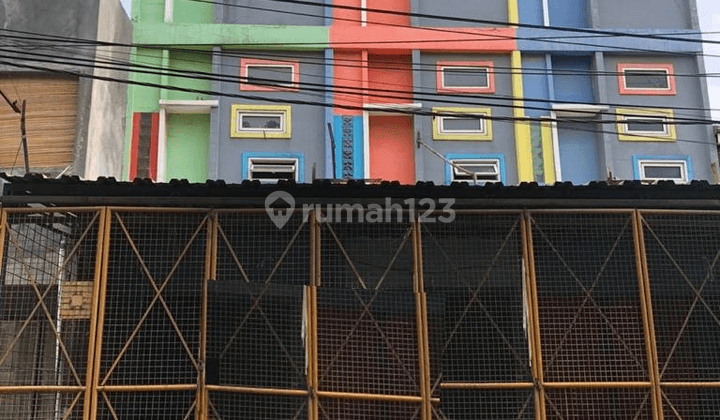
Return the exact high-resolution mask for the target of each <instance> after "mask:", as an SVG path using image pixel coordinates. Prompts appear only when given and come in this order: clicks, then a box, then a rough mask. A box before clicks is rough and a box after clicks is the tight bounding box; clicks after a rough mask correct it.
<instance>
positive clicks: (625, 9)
mask: <svg viewBox="0 0 720 420" xmlns="http://www.w3.org/2000/svg"><path fill="white" fill-rule="evenodd" d="M594 3H595V4H594V6H593V8H594V9H595V10H594V12H596V15H595V16H597V17H596V18H595V19H597V21H595V22H593V26H595V27H596V28H647V27H652V28H656V29H692V27H693V26H692V18H691V16H692V12H691V10H692V7H691V4H690V0H633V1H627V0H596V1H595V2H594Z"/></svg>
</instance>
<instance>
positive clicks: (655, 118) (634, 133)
mask: <svg viewBox="0 0 720 420" xmlns="http://www.w3.org/2000/svg"><path fill="white" fill-rule="evenodd" d="M615 114H616V116H617V132H618V139H619V140H620V141H675V140H676V138H677V135H676V133H675V125H674V124H673V119H674V113H673V110H671V109H652V108H618V109H616V110H615Z"/></svg>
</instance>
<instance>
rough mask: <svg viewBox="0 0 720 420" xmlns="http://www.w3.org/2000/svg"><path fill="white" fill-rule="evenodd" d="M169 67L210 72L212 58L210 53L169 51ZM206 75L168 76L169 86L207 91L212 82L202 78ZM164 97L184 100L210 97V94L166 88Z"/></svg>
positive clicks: (210, 87)
mask: <svg viewBox="0 0 720 420" xmlns="http://www.w3.org/2000/svg"><path fill="white" fill-rule="evenodd" d="M169 65H170V68H171V69H173V70H188V71H196V72H203V73H212V58H211V56H210V54H202V53H195V52H187V51H178V50H174V51H170V61H169ZM205 77H206V76H202V75H198V76H196V77H177V76H170V77H168V84H169V85H170V86H178V87H182V88H185V89H195V90H201V91H209V90H211V89H212V82H211V81H209V80H203V79H204V78H205ZM165 98H166V99H175V100H178V99H184V100H206V99H210V95H207V94H204V95H203V94H199V93H190V92H179V91H175V90H172V89H168V91H167V94H166V95H165Z"/></svg>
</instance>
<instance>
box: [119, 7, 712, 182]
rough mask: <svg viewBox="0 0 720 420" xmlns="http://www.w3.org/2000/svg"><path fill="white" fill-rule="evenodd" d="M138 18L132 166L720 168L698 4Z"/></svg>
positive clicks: (589, 175) (258, 10)
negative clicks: (709, 109)
mask: <svg viewBox="0 0 720 420" xmlns="http://www.w3.org/2000/svg"><path fill="white" fill-rule="evenodd" d="M618 10H622V13H618ZM384 11H388V13H385V12H384ZM133 15H134V16H133V21H134V25H135V26H134V35H133V37H134V42H135V44H136V45H137V47H136V51H135V52H136V54H135V55H134V59H135V63H136V64H140V65H142V66H145V67H142V68H138V72H137V73H136V74H134V75H133V77H134V78H135V81H137V82H140V83H141V84H139V85H135V86H131V87H130V88H129V98H130V100H129V109H128V121H129V122H131V124H130V126H129V129H128V130H127V133H126V151H125V152H126V153H125V156H126V162H128V165H127V169H128V170H127V172H126V175H127V176H128V177H129V178H134V177H138V176H139V177H149V178H152V179H155V180H159V181H164V180H170V179H172V178H186V179H189V180H190V181H204V180H205V179H224V180H227V181H230V182H239V181H241V180H246V179H250V180H255V179H259V180H261V181H274V180H277V179H283V178H286V179H294V180H296V181H298V182H307V181H309V180H311V179H312V178H314V177H315V178H365V179H382V180H398V181H400V182H401V183H414V182H416V181H418V180H423V181H433V182H435V183H436V184H445V183H450V182H452V181H458V180H470V181H472V180H473V179H477V180H478V181H480V182H485V181H501V182H504V183H506V184H516V183H520V182H525V181H537V182H540V183H553V182H556V181H571V182H573V183H585V182H588V181H593V180H607V179H646V180H656V179H673V180H675V181H677V182H687V181H689V180H692V179H706V180H713V181H715V180H716V179H717V156H716V150H715V146H714V140H713V133H712V128H711V126H710V125H709V124H707V122H708V117H709V114H707V109H708V107H709V106H708V99H707V88H706V85H705V82H704V79H703V78H701V77H699V75H701V74H703V73H704V65H703V61H702V56H701V52H702V50H701V45H700V44H699V43H698V42H696V41H697V39H698V37H699V35H698V32H697V31H698V22H697V11H696V9H695V2H694V1H693V0H683V1H671V0H663V2H661V3H658V2H656V1H652V2H651V1H649V0H646V1H640V0H637V1H631V2H622V3H621V2H614V1H613V2H608V1H605V2H601V1H599V0H580V1H577V0H557V1H547V0H492V1H485V2H483V3H482V6H478V5H477V4H474V3H468V2H465V1H461V0H448V1H443V2H440V1H435V0H393V1H382V2H380V1H373V0H347V1H340V0H336V1H330V0H327V1H305V2H295V1H280V0H264V1H262V2H248V1H242V0H236V1H226V2H222V3H219V2H205V1H190V0H143V1H135V2H134V5H133ZM558 27H565V28H567V29H566V30H559V29H557V28H558ZM620 32H622V33H627V34H628V35H627V36H621V34H620ZM157 68H162V69H167V70H169V71H167V72H158V71H157ZM178 88H179V89H178Z"/></svg>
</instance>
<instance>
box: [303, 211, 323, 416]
mask: <svg viewBox="0 0 720 420" xmlns="http://www.w3.org/2000/svg"><path fill="white" fill-rule="evenodd" d="M316 212H317V210H313V211H311V212H310V219H309V221H308V223H309V229H310V286H308V287H307V288H306V290H307V298H306V300H307V308H306V310H307V312H306V314H307V315H306V316H307V320H308V321H307V332H306V335H307V338H306V340H307V341H306V344H305V345H306V346H307V355H308V356H307V357H308V361H307V365H308V371H307V383H308V389H309V393H308V420H318V419H319V418H320V402H319V400H318V397H317V390H318V388H319V381H320V380H319V378H318V369H319V368H318V342H317V328H318V327H317V321H318V320H317V288H318V287H319V286H320V283H321V281H322V275H321V271H320V261H321V255H320V250H321V241H320V234H321V232H320V225H319V224H318V218H317V214H316Z"/></svg>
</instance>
